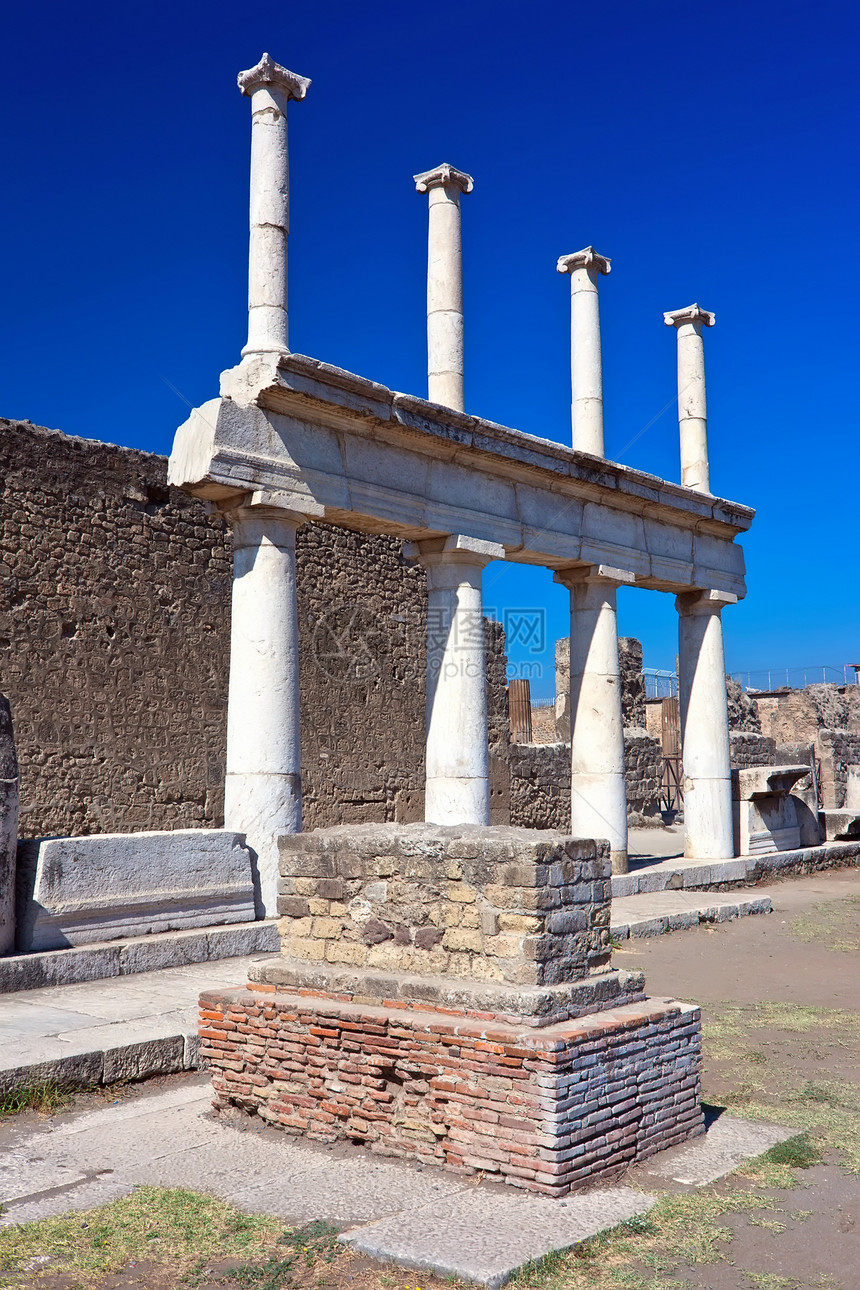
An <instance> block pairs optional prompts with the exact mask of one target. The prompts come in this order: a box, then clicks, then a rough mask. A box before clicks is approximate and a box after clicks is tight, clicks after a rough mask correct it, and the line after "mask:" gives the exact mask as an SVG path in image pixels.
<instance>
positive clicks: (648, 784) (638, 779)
mask: <svg viewBox="0 0 860 1290" xmlns="http://www.w3.org/2000/svg"><path fill="white" fill-rule="evenodd" d="M637 644H638V642H637ZM644 707H645V702H644V698H643V701H642V708H643V709H644ZM643 715H644V712H643ZM624 766H625V771H626V779H627V815H628V818H631V817H636V822H637V823H643V822H645V820H647V819H649V818H653V817H659V812H660V783H661V780H662V777H663V752H662V749H661V747H660V741H659V739H655V738H654V736H653V735H651V734H649V733H648V731H647V730H645V729H643V728H641V727H638V728H637V727H635V726H633V727H628V728H626V729H625V731H624ZM657 822H658V823H659V818H658V819H657Z"/></svg>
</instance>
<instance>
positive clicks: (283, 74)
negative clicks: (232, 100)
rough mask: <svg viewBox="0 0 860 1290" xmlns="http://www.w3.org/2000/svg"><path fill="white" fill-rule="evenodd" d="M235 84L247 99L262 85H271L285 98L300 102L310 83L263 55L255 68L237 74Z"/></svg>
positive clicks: (305, 78) (304, 77)
mask: <svg viewBox="0 0 860 1290" xmlns="http://www.w3.org/2000/svg"><path fill="white" fill-rule="evenodd" d="M236 84H237V85H238V86H239V89H240V90H241V91H242V93H243V94H247V95H248V97H249V98H250V96H251V95H252V94H253V93H254V90H258V89H260V87H261V86H263V85H271V86H273V87H274V88H275V89H278V90H282V91H283V92H284V93H285V94H286V96H287V98H289V99H297V100H299V101H300V100H301V99H303V98H304V97H305V95H306V94H307V92H308V89H309V87H310V84H311V82H310V80H309V79H308V77H307V76H299V74H298V72H290V71H288V70H287V68H286V67H281V64H280V63H276V62H275V60H274V59H273V58H271V57H270V56H269V55H268V54H264V55H263V57H262V58H261V59H260V61H259V63H257V65H256V67H249V68H248V70H247V71H246V72H240V73H239V75H238V76H237V77H236Z"/></svg>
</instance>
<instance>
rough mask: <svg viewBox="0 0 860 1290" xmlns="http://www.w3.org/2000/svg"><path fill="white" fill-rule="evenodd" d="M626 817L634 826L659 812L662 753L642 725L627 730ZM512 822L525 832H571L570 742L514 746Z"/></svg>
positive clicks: (510, 751)
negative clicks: (538, 830)
mask: <svg viewBox="0 0 860 1290" xmlns="http://www.w3.org/2000/svg"><path fill="white" fill-rule="evenodd" d="M624 761H625V769H626V772H627V814H628V819H629V820H630V822H631V823H632V824H639V823H642V822H643V821H644V820H646V819H648V818H650V817H654V816H656V815H657V814H658V813H659V810H660V781H661V778H662V774H663V754H662V751H661V747H660V741H659V739H655V738H654V736H653V735H651V734H649V733H648V731H647V730H645V729H643V728H641V727H631V728H628V729H625V731H624ZM509 762H510V776H511V779H510V783H511V790H510V792H511V824H512V825H515V826H518V827H520V828H525V829H562V830H566V829H569V828H570V744H563V743H554V744H511V747H510V750H509Z"/></svg>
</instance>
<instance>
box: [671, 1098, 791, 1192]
mask: <svg viewBox="0 0 860 1290" xmlns="http://www.w3.org/2000/svg"><path fill="white" fill-rule="evenodd" d="M796 1133H797V1130H796V1129H787V1128H786V1127H785V1126H784V1125H781V1124H763V1123H761V1122H759V1121H756V1120H741V1119H738V1118H737V1117H736V1116H729V1115H720V1116H718V1117H717V1119H716V1120H714V1121H713V1123H712V1124H711V1125H710V1127H709V1129H708V1132H707V1133H706V1134H705V1135H704V1137H701V1138H695V1139H694V1140H693V1141H691V1142H685V1143H683V1144H682V1145H681V1146H680V1147H671V1148H670V1149H669V1150H668V1151H664V1152H662V1153H661V1154H660V1155H659V1156H655V1157H654V1158H653V1160H649V1161H648V1164H647V1166H646V1169H647V1172H648V1173H649V1174H655V1175H656V1176H657V1177H659V1178H671V1179H672V1181H673V1182H678V1183H687V1184H689V1185H691V1186H695V1187H701V1186H703V1185H704V1184H705V1183H710V1182H714V1181H715V1180H716V1179H717V1178H722V1177H723V1176H724V1175H725V1174H728V1173H731V1171H732V1170H733V1169H737V1167H738V1165H741V1164H743V1163H744V1161H745V1160H750V1159H752V1158H754V1157H755V1156H760V1155H761V1154H762V1153H763V1152H764V1151H767V1150H768V1149H769V1148H770V1147H774V1146H776V1144H777V1143H778V1142H785V1141H786V1140H787V1139H788V1138H793V1137H794V1136H795V1135H796Z"/></svg>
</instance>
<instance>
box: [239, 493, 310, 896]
mask: <svg viewBox="0 0 860 1290" xmlns="http://www.w3.org/2000/svg"><path fill="white" fill-rule="evenodd" d="M230 518H231V520H232V525H233V611H232V623H231V636H230V692H229V701H228V707H227V777H226V783H225V788H224V824H225V827H226V828H229V829H236V830H239V831H241V832H243V833H245V834H246V835H247V838H248V844H249V845H250V846H251V847H253V848H254V850H255V851H256V853H257V857H258V866H259V875H260V900H261V905H262V912H264V913H265V914H266V916H268V917H272V916H274V914H275V913H276V912H277V894H278V893H277V887H278V850H277V841H276V839H277V835H278V833H281V832H284V833H298V832H300V831H301V827H302V779H301V761H300V751H299V637H298V613H297V609H296V529H297V527H298V525H299V524H300V523H301V522H302V517H300V516H293V515H292V513H291V512H288V511H282V510H278V509H276V508H274V507H254V508H252V507H246V508H242V509H240V510H238V511H234V512H233V513H232V515H231V516H230Z"/></svg>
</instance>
